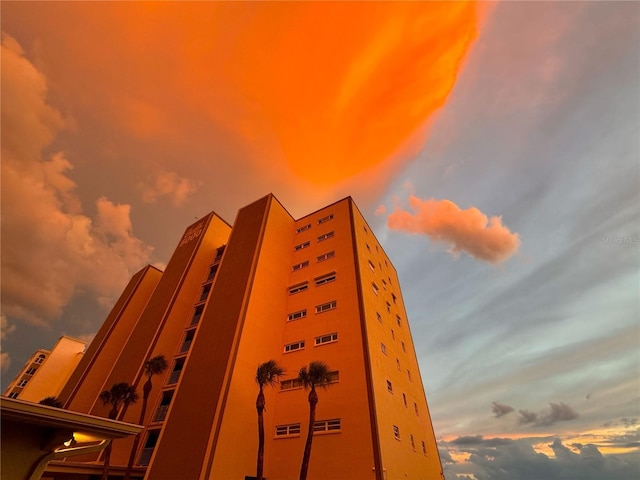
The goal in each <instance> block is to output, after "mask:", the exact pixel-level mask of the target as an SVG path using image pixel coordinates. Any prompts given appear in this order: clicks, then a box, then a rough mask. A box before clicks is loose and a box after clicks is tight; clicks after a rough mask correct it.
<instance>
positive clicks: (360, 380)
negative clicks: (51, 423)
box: [48, 195, 443, 480]
mask: <svg viewBox="0 0 640 480" xmlns="http://www.w3.org/2000/svg"><path fill="white" fill-rule="evenodd" d="M160 354H162V355H164V356H165V357H166V358H167V359H168V360H169V364H170V366H169V368H168V369H167V371H166V372H165V373H164V374H161V375H158V376H155V377H154V379H153V383H154V387H153V390H152V392H151V396H150V398H149V408H148V409H147V412H146V416H145V420H144V425H145V430H144V431H143V433H142V436H141V442H140V446H139V449H138V452H136V456H135V458H136V465H137V467H136V470H135V474H136V475H139V476H142V475H143V474H144V478H145V479H149V480H166V479H187V480H189V479H193V480H196V479H220V480H227V479H228V480H232V479H244V478H245V477H251V476H253V475H255V464H256V452H257V445H258V435H257V416H256V406H255V402H256V395H257V392H258V388H257V385H256V383H255V381H254V377H255V371H256V367H257V366H258V365H259V364H260V363H263V362H265V361H267V360H269V359H274V360H276V361H277V362H278V363H279V364H280V365H281V366H283V367H284V368H285V370H286V373H285V375H284V376H283V377H282V378H281V381H280V383H279V384H278V385H277V386H276V387H275V388H268V389H267V390H266V392H265V394H266V412H265V432H266V435H265V436H266V445H265V464H264V475H265V478H267V479H269V480H272V479H273V480H276V479H278V480H287V479H297V478H298V474H299V469H300V463H301V459H302V454H303V449H304V442H305V436H306V432H307V428H308V425H307V419H308V415H309V413H308V412H309V405H308V402H307V392H306V391H305V390H304V389H302V387H301V386H300V385H299V382H297V381H296V377H297V372H298V370H299V369H300V368H301V367H302V366H305V365H308V364H309V363H310V362H311V361H314V360H320V361H323V362H325V363H326V364H327V365H328V366H329V367H330V369H331V370H332V372H333V373H332V378H333V381H332V383H331V384H330V385H329V387H328V388H326V389H321V390H319V392H318V394H319V403H318V406H317V414H316V423H315V425H314V426H313V429H314V432H315V433H314V441H313V449H312V453H311V461H310V467H309V476H308V478H309V479H315V480H320V479H335V480H338V479H344V480H348V479H353V480H362V479H376V480H393V479H424V480H426V479H439V478H443V476H442V472H441V465H440V459H439V456H438V451H437V447H436V440H435V435H434V432H433V429H432V425H431V419H430V414H429V409H428V406H427V400H426V398H425V393H424V388H423V385H422V380H421V376H420V371H419V367H418V361H417V358H416V354H415V351H414V346H413V341H412V338H411V332H410V329H409V322H408V318H407V312H406V311H405V307H404V303H403V299H402V293H401V291H400V285H399V281H398V277H397V274H396V271H395V269H394V267H393V265H392V264H391V261H390V260H389V258H388V257H387V255H386V254H385V252H384V250H383V249H382V247H381V246H380V244H379V243H378V241H377V240H376V238H375V236H374V235H373V233H372V231H371V229H370V228H369V226H368V225H367V223H366V221H365V219H364V218H363V216H362V214H361V213H360V211H359V210H358V208H357V207H356V205H355V204H354V202H353V200H352V199H351V198H345V199H343V200H341V201H338V202H336V203H334V204H332V205H329V206H327V207H325V208H322V209H321V210H318V211H316V212H314V213H311V214H309V215H307V216H305V217H302V218H299V219H295V218H293V217H292V216H291V215H290V214H289V213H288V212H287V210H286V209H285V208H284V207H283V206H282V205H281V204H280V203H279V201H278V200H277V199H276V198H275V197H274V196H273V195H268V196H266V197H264V198H261V199H260V200H258V201H256V202H254V203H252V204H250V205H248V206H246V207H244V208H242V209H241V210H240V211H239V212H238V214H237V217H236V219H235V222H234V223H233V226H231V225H229V224H228V223H227V222H225V221H224V220H223V219H221V218H220V217H219V216H218V215H216V214H215V213H210V214H209V215H207V216H206V217H204V218H201V219H199V220H197V221H196V222H195V223H193V224H192V225H191V226H189V227H188V228H187V229H186V231H185V233H184V234H183V236H182V237H181V238H180V240H179V242H178V246H177V248H176V250H175V252H174V254H173V255H172V257H171V259H170V261H169V262H168V264H167V266H166V269H165V270H164V272H161V271H160V270H158V269H156V268H154V267H151V266H149V267H146V268H145V269H143V270H142V271H140V272H139V273H137V274H136V275H135V276H134V277H133V278H132V279H131V281H130V282H129V284H128V286H127V287H126V289H125V291H124V292H123V293H122V295H121V297H120V298H119V300H118V301H117V303H116V304H115V306H114V308H113V310H112V311H111V313H110V314H109V316H108V317H107V319H106V321H105V322H104V324H103V326H102V328H101V329H100V331H99V332H98V334H97V335H96V337H95V339H94V341H93V342H92V343H91V345H90V346H89V348H88V349H87V352H86V353H85V355H84V356H83V358H82V360H81V362H80V364H79V365H78V368H77V369H76V370H75V372H74V373H73V375H72V376H71V378H70V380H69V381H68V382H67V385H66V387H65V388H64V390H63V391H62V393H61V395H60V396H61V398H62V400H63V401H64V402H65V407H66V408H68V409H70V410H75V411H78V412H83V413H89V414H94V415H102V416H106V415H107V412H108V409H109V407H107V406H104V405H102V404H101V402H100V401H99V400H98V395H99V394H100V392H101V391H103V390H106V389H108V388H109V387H110V386H111V385H112V384H114V383H117V382H122V381H125V382H129V383H131V384H135V385H137V386H138V389H139V390H140V389H141V386H142V384H143V383H144V381H145V378H144V377H143V371H142V366H143V364H144V362H145V361H146V360H147V359H149V358H151V357H154V356H156V355H160ZM140 409H141V402H137V403H135V404H132V405H130V406H129V408H128V409H126V410H125V411H122V412H121V413H120V416H119V417H118V419H119V420H123V421H126V422H130V423H137V421H138V417H139V416H140V411H141V410H140ZM131 447H132V440H130V439H129V440H118V441H115V442H114V446H113V453H112V457H111V464H112V465H113V466H114V467H113V468H112V470H113V471H114V472H116V474H117V473H118V471H120V473H121V470H118V469H122V468H123V467H122V466H124V465H126V463H127V460H128V457H129V452H130V450H131ZM81 460H86V461H94V460H96V459H95V458H86V459H81ZM76 463H78V462H76ZM73 466H74V465H73V464H68V466H66V467H65V465H64V464H63V462H60V463H59V464H57V465H52V467H51V468H50V469H49V474H48V475H49V476H50V477H49V478H59V479H62V478H71V477H66V476H65V473H64V472H68V473H69V474H70V473H71V472H72V471H73V470H74V469H73V468H72V467H73ZM56 472H57V473H56ZM56 475H57V476H56ZM73 478H77V477H73Z"/></svg>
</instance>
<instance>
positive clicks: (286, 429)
mask: <svg viewBox="0 0 640 480" xmlns="http://www.w3.org/2000/svg"><path fill="white" fill-rule="evenodd" d="M298 435H300V424H299V423H291V424H289V425H276V437H293V436H298Z"/></svg>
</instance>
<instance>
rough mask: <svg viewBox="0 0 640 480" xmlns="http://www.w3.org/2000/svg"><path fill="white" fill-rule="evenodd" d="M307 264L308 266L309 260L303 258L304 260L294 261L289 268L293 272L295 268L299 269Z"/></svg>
mask: <svg viewBox="0 0 640 480" xmlns="http://www.w3.org/2000/svg"><path fill="white" fill-rule="evenodd" d="M308 266H309V260H305V261H304V262H300V263H296V264H295V265H294V266H293V267H292V268H291V270H292V271H294V272H295V271H296V270H300V269H301V268H304V267H308Z"/></svg>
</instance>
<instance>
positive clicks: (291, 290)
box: [289, 282, 309, 295]
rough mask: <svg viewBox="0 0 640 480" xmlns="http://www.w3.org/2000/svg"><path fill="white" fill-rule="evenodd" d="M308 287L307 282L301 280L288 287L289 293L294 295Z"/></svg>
mask: <svg viewBox="0 0 640 480" xmlns="http://www.w3.org/2000/svg"><path fill="white" fill-rule="evenodd" d="M308 289H309V282H302V283H298V284H296V285H291V286H290V287H289V295H295V294H296V293H300V292H304V291H305V290H308Z"/></svg>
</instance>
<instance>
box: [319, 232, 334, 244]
mask: <svg viewBox="0 0 640 480" xmlns="http://www.w3.org/2000/svg"><path fill="white" fill-rule="evenodd" d="M333 233H334V232H327V233H324V234H322V235H320V236H319V237H318V241H319V242H322V241H324V240H326V239H327V238H331V237H333Z"/></svg>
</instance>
